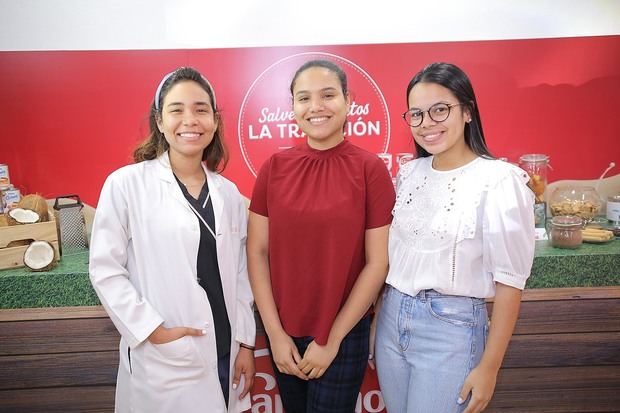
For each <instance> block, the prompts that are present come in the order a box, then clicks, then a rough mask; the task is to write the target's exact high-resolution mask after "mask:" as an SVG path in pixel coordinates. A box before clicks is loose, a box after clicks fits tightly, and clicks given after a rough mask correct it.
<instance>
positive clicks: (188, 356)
mask: <svg viewBox="0 0 620 413" xmlns="http://www.w3.org/2000/svg"><path fill="white" fill-rule="evenodd" d="M153 349H154V350H155V352H154V353H155V354H154V355H155V356H156V357H157V358H159V359H160V360H161V361H164V362H166V363H167V364H173V365H177V366H184V365H188V364H193V363H194V362H195V360H196V351H195V350H194V346H193V345H192V337H191V336H183V337H181V338H179V339H176V340H173V341H170V342H168V343H163V344H153Z"/></svg>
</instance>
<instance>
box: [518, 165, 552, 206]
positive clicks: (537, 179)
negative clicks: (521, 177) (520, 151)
mask: <svg viewBox="0 0 620 413" xmlns="http://www.w3.org/2000/svg"><path fill="white" fill-rule="evenodd" d="M548 165H549V156H547V155H544V154H541V153H530V154H527V155H522V156H521V157H520V158H519V167H520V168H521V169H523V170H524V171H525V172H527V174H528V175H529V176H530V182H528V186H529V187H530V188H532V191H534V195H536V203H543V202H544V201H545V200H544V194H545V189H546V188H547V166H548Z"/></svg>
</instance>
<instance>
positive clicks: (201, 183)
mask: <svg viewBox="0 0 620 413" xmlns="http://www.w3.org/2000/svg"><path fill="white" fill-rule="evenodd" d="M173 173H174V170H173ZM174 176H175V177H176V178H177V180H178V181H179V182H180V183H182V184H183V186H184V187H186V188H193V187H197V186H203V185H204V184H205V181H206V180H207V177H206V175H205V174H204V172H203V173H202V176H201V177H200V181H199V182H195V183H191V184H190V183H187V184H186V183H185V182H183V181H184V180H185V179H183V180H181V178H179V176H178V175H177V174H176V173H174Z"/></svg>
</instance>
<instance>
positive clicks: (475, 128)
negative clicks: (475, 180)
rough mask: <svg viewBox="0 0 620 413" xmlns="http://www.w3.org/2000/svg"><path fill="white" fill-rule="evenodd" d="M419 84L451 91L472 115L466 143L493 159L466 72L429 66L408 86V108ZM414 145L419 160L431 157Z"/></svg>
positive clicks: (441, 64)
mask: <svg viewBox="0 0 620 413" xmlns="http://www.w3.org/2000/svg"><path fill="white" fill-rule="evenodd" d="M418 83H436V84H438V85H441V86H443V87H445V88H446V89H448V90H450V91H451V92H452V93H453V94H454V96H456V98H457V99H458V101H459V103H460V104H461V108H462V110H468V111H469V113H470V114H471V122H468V123H466V124H465V143H466V144H467V146H469V148H470V149H471V150H472V151H473V152H474V153H475V154H476V155H478V156H481V157H484V158H493V155H491V152H490V151H489V148H488V147H487V144H486V141H485V140H484V133H483V131H482V121H481V119H480V112H479V111H478V103H477V102H476V95H475V94H474V88H473V86H472V84H471V81H470V80H469V77H467V75H466V74H465V72H463V71H462V70H461V69H460V68H459V67H457V66H455V65H453V64H451V63H442V62H437V63H431V64H429V65H427V66H426V67H425V68H424V69H422V70H420V71H419V72H418V73H416V75H415V76H414V77H413V79H411V81H410V82H409V86H407V95H406V96H405V98H406V99H407V107H408V106H409V93H410V92H411V89H413V87H414V86H415V85H417V84H418ZM414 143H415V149H416V152H417V156H418V157H419V158H420V157H426V156H430V155H431V154H430V153H428V152H427V151H426V150H424V148H422V147H421V146H420V145H419V144H418V143H417V142H414Z"/></svg>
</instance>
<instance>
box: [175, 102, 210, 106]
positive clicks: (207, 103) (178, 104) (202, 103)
mask: <svg viewBox="0 0 620 413" xmlns="http://www.w3.org/2000/svg"><path fill="white" fill-rule="evenodd" d="M183 105H184V103H183V102H170V103H168V104H167V105H166V106H168V107H170V106H183ZM194 106H211V104H210V103H209V102H206V101H205V102H203V101H199V102H194Z"/></svg>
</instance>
